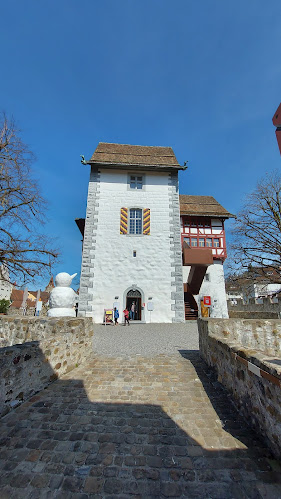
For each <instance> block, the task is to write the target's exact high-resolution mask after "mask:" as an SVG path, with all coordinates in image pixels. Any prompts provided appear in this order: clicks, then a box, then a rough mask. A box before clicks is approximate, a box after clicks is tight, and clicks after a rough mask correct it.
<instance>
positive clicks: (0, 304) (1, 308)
mask: <svg viewBox="0 0 281 499" xmlns="http://www.w3.org/2000/svg"><path fill="white" fill-rule="evenodd" d="M10 303H11V302H10V300H5V299H4V298H2V300H0V314H6V313H7V311H8V308H9V306H10Z"/></svg>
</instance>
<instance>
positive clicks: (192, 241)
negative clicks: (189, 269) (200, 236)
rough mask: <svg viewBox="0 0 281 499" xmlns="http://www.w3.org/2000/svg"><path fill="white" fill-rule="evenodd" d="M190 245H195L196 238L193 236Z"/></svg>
mask: <svg viewBox="0 0 281 499" xmlns="http://www.w3.org/2000/svg"><path fill="white" fill-rule="evenodd" d="M191 246H193V247H194V246H197V238H196V239H195V237H192V238H191Z"/></svg>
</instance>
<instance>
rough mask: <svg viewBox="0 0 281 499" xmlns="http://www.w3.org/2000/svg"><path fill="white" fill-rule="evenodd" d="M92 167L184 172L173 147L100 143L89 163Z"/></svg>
mask: <svg viewBox="0 0 281 499" xmlns="http://www.w3.org/2000/svg"><path fill="white" fill-rule="evenodd" d="M88 164H90V165H102V166H103V167H107V168H109V167H110V168H112V167H120V166H121V167H122V168H126V169H127V168H131V167H132V166H133V167H145V168H149V169H150V168H151V169H163V168H165V169H166V168H169V169H172V170H173V169H175V170H183V169H184V167H183V166H180V164H179V163H178V160H177V158H176V156H175V153H174V151H173V149H172V148H171V147H156V146H133V145H129V144H110V143H107V142H100V143H99V144H98V147H97V148H96V150H95V152H94V154H93V156H92V157H91V159H90V160H89V161H88Z"/></svg>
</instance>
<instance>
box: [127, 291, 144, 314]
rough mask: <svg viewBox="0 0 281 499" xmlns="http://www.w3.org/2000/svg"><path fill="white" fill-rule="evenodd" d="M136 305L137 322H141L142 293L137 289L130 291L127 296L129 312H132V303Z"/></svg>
mask: <svg viewBox="0 0 281 499" xmlns="http://www.w3.org/2000/svg"><path fill="white" fill-rule="evenodd" d="M133 302H134V303H135V319H134V320H135V321H141V306H142V302H141V293H140V291H138V290H137V289H130V290H129V291H128V292H127V295H126V307H127V310H129V311H130V310H131V307H132V303H133Z"/></svg>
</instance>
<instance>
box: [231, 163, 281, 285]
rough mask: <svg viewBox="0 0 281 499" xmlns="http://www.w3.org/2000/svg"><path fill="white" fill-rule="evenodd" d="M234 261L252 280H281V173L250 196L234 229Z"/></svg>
mask: <svg viewBox="0 0 281 499" xmlns="http://www.w3.org/2000/svg"><path fill="white" fill-rule="evenodd" d="M232 233H233V236H234V243H233V244H232V254H233V261H234V264H235V266H236V271H237V269H238V274H240V275H241V272H242V273H243V272H244V271H245V270H247V272H246V274H245V273H244V277H245V275H247V276H248V277H249V278H253V277H255V276H257V274H258V275H259V276H260V277H262V276H264V277H266V276H267V277H269V276H270V280H271V282H280V278H281V174H280V172H278V171H274V172H272V173H269V174H267V175H266V176H265V177H264V178H263V179H262V180H261V181H260V182H259V183H258V184H257V187H256V189H255V190H254V191H253V192H252V193H251V194H249V195H248V196H247V198H246V202H245V205H244V207H243V209H242V210H241V212H240V213H239V214H238V216H237V218H236V221H235V222H234V228H233V231H232Z"/></svg>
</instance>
